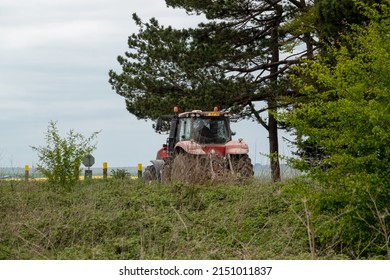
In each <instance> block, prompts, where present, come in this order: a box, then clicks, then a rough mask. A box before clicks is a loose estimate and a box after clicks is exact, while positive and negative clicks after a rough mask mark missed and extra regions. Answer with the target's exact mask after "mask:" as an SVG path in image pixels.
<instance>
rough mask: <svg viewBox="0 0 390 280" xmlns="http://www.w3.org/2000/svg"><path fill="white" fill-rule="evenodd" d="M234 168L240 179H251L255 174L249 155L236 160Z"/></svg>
mask: <svg viewBox="0 0 390 280" xmlns="http://www.w3.org/2000/svg"><path fill="white" fill-rule="evenodd" d="M233 168H234V171H235V173H236V176H237V177H238V178H250V177H252V176H253V174H254V172H253V165H252V162H251V159H250V158H249V156H248V155H242V156H240V157H238V158H236V159H234V160H233Z"/></svg>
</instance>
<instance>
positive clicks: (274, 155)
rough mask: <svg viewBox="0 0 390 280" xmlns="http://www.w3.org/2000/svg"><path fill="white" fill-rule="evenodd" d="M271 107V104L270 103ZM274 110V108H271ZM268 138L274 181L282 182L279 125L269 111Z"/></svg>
mask: <svg viewBox="0 0 390 280" xmlns="http://www.w3.org/2000/svg"><path fill="white" fill-rule="evenodd" d="M268 105H269V106H270V105H271V104H269V103H268ZM271 108H272V107H271ZM268 136H269V153H270V164H271V176H272V181H274V182H277V181H280V165H279V143H278V123H277V121H276V119H275V116H274V114H273V113H272V112H270V110H268Z"/></svg>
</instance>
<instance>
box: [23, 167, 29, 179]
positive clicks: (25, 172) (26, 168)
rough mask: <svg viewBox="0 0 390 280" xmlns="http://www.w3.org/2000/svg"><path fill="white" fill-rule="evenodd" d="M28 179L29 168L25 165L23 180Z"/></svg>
mask: <svg viewBox="0 0 390 280" xmlns="http://www.w3.org/2000/svg"><path fill="white" fill-rule="evenodd" d="M29 177H30V166H28V165H27V164H26V165H25V166H24V179H25V180H26V181H28V178H29Z"/></svg>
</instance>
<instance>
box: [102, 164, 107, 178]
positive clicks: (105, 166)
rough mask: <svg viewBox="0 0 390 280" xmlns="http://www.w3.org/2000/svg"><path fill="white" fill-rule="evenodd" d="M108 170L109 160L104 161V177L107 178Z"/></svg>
mask: <svg viewBox="0 0 390 280" xmlns="http://www.w3.org/2000/svg"><path fill="white" fill-rule="evenodd" d="M107 170H108V164H107V162H103V179H107Z"/></svg>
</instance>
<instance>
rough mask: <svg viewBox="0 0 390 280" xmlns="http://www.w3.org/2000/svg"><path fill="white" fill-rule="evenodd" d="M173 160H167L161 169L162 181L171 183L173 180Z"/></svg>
mask: <svg viewBox="0 0 390 280" xmlns="http://www.w3.org/2000/svg"><path fill="white" fill-rule="evenodd" d="M171 170H172V162H171V161H166V162H165V163H164V166H163V168H162V169H161V182H162V183H169V182H170V181H171Z"/></svg>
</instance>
